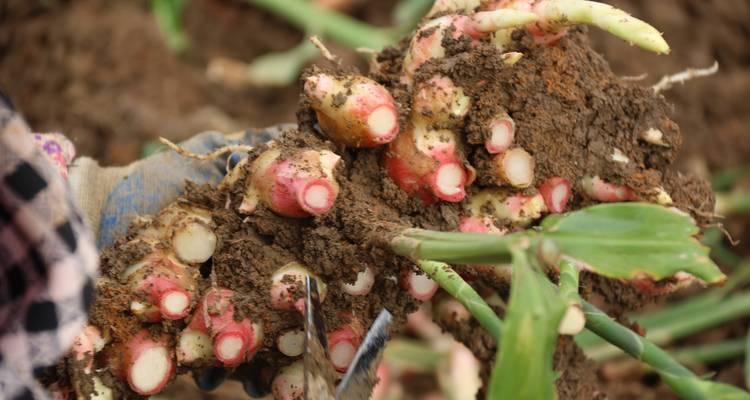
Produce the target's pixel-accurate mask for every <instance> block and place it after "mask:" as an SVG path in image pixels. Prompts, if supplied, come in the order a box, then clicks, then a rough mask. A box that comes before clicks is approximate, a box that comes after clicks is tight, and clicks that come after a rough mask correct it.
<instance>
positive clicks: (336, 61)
mask: <svg viewBox="0 0 750 400" xmlns="http://www.w3.org/2000/svg"><path fill="white" fill-rule="evenodd" d="M310 43H312V44H314V45H315V47H317V48H318V50H320V54H322V55H323V57H325V59H326V60H328V61H330V62H332V63H334V64H336V65H341V59H340V58H339V57H337V56H335V55H333V53H331V51H330V50H328V47H326V45H324V44H323V42H321V41H320V38H319V37H317V36H310Z"/></svg>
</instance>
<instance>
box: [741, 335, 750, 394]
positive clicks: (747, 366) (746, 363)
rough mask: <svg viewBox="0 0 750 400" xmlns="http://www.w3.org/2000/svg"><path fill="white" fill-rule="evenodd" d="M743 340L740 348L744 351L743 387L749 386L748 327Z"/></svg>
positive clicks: (749, 355) (749, 352)
mask: <svg viewBox="0 0 750 400" xmlns="http://www.w3.org/2000/svg"><path fill="white" fill-rule="evenodd" d="M743 342H744V343H743V348H742V350H743V351H744V352H745V365H744V367H745V368H744V369H745V387H748V388H750V329H748V330H747V337H746V338H745V340H744V341H743Z"/></svg>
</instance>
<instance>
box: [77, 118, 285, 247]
mask: <svg viewBox="0 0 750 400" xmlns="http://www.w3.org/2000/svg"><path fill="white" fill-rule="evenodd" d="M293 127H294V125H292V124H284V125H277V126H273V127H269V128H265V129H257V130H256V129H250V130H246V131H244V132H240V133H236V134H232V135H224V134H222V133H220V132H204V133H201V134H198V135H196V136H194V137H192V138H191V139H188V140H187V141H185V142H183V143H181V144H180V146H181V147H182V148H184V149H186V150H188V151H190V152H193V153H196V154H207V153H210V152H211V151H213V150H216V149H218V148H221V147H223V146H226V145H230V144H244V145H250V146H257V145H260V144H263V143H265V142H267V141H269V140H272V139H273V138H275V137H277V136H278V135H279V134H280V133H281V132H282V131H284V130H287V129H290V128H293ZM239 159H240V155H239V154H238V153H233V154H231V155H223V156H220V157H218V158H216V159H215V160H213V161H203V160H196V159H192V158H188V157H185V156H182V155H179V154H177V153H176V152H174V151H172V150H167V151H162V152H160V153H157V154H154V155H151V156H150V157H147V158H144V159H142V160H139V161H136V162H134V163H132V164H130V165H127V166H124V167H101V166H100V165H99V164H98V163H97V162H96V161H95V160H93V159H91V158H88V157H81V158H78V159H76V160H75V161H74V162H73V165H72V166H71V167H70V170H69V176H70V178H69V182H70V185H71V187H72V189H73V195H74V198H75V200H76V202H77V204H78V205H79V207H80V208H81V210H83V214H84V218H85V220H86V222H87V223H88V225H89V226H90V227H91V229H92V230H93V231H94V234H95V237H96V238H97V240H96V245H97V247H98V248H99V249H100V250H101V249H104V248H106V247H108V246H111V245H112V244H113V243H114V241H115V239H117V238H118V237H121V236H123V235H124V234H125V233H126V232H127V230H128V227H129V226H130V224H131V223H132V222H133V219H134V218H135V217H136V216H139V215H154V214H156V213H158V212H159V211H160V210H161V209H162V208H164V207H165V206H167V205H168V204H169V203H171V202H172V201H174V200H175V199H176V198H178V197H179V196H180V195H182V194H183V193H184V188H185V182H186V181H188V180H189V181H192V182H195V183H198V184H218V183H219V182H220V181H221V179H222V178H223V177H224V175H225V173H226V171H227V162H228V161H233V162H235V163H236V162H237V161H239Z"/></svg>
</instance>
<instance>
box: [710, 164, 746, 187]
mask: <svg viewBox="0 0 750 400" xmlns="http://www.w3.org/2000/svg"><path fill="white" fill-rule="evenodd" d="M748 175H750V165H745V166H742V167H738V168H729V169H725V170H722V171H719V172H717V173H716V174H714V176H713V177H712V178H711V184H712V186H713V188H714V190H715V191H717V192H722V191H727V190H730V189H732V187H734V185H735V183H737V181H738V180H740V179H742V178H743V177H745V176H748Z"/></svg>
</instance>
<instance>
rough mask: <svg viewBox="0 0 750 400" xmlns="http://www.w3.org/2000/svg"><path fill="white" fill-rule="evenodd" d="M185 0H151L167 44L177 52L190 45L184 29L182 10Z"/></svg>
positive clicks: (152, 9) (152, 8)
mask: <svg viewBox="0 0 750 400" xmlns="http://www.w3.org/2000/svg"><path fill="white" fill-rule="evenodd" d="M185 2H186V1H185V0H151V11H152V12H153V14H154V17H155V18H156V23H157V25H158V26H159V30H160V31H161V34H162V36H163V37H164V39H165V41H166V43H167V46H169V48H170V49H172V51H174V52H175V53H181V52H183V51H185V50H186V49H187V47H188V39H187V37H186V36H185V33H184V32H183V30H182V22H181V20H182V11H183V9H184V8H185Z"/></svg>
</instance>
